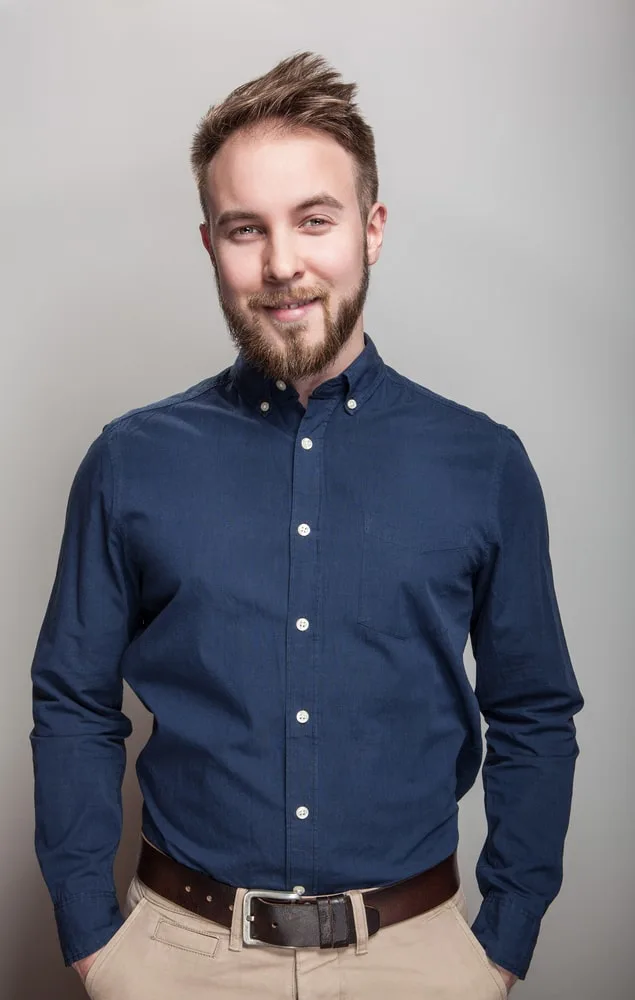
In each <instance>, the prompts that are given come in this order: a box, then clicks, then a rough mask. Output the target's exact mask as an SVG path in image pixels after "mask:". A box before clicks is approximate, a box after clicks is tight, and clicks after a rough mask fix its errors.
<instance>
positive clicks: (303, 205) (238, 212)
mask: <svg viewBox="0 0 635 1000" xmlns="http://www.w3.org/2000/svg"><path fill="white" fill-rule="evenodd" d="M319 205H325V206H328V207H329V208H335V209H337V210H338V211H343V209H344V206H343V205H342V203H341V201H338V200H337V198H334V197H333V195H332V194H327V193H326V192H325V191H321V192H320V193H319V194H314V195H311V197H310V198H306V199H305V200H304V201H301V202H300V204H299V205H296V206H295V208H294V210H293V211H294V212H303V211H306V210H307V209H309V208H317V207H318V206H319ZM254 219H260V215H259V214H258V212H249V211H247V210H246V209H242V208H232V209H229V211H227V212H221V214H220V215H219V216H218V218H217V219H216V225H217V226H226V225H227V223H228V222H242V221H246V220H254Z"/></svg>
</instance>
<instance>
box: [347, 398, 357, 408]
mask: <svg viewBox="0 0 635 1000" xmlns="http://www.w3.org/2000/svg"><path fill="white" fill-rule="evenodd" d="M346 405H347V406H348V408H349V410H354V409H356V407H357V400H356V399H349V400H348V401H347V403H346Z"/></svg>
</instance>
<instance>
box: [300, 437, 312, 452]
mask: <svg viewBox="0 0 635 1000" xmlns="http://www.w3.org/2000/svg"><path fill="white" fill-rule="evenodd" d="M302 447H303V448H304V450H305V451H309V450H310V449H311V448H312V447H313V441H312V440H311V438H302Z"/></svg>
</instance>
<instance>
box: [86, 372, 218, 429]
mask: <svg viewBox="0 0 635 1000" xmlns="http://www.w3.org/2000/svg"><path fill="white" fill-rule="evenodd" d="M230 370H231V369H230V368H225V369H223V371H222V372H219V373H218V374H217V375H212V376H210V378H207V379H204V381H203V382H198V383H197V384H196V385H193V386H192V387H191V388H190V389H185V390H184V391H183V392H181V393H176V394H175V395H174V396H168V397H167V398H165V399H158V400H156V402H153V403H146V404H145V406H137V407H134V408H133V409H132V410H128V411H127V412H126V413H122V414H121V415H120V416H119V417H113V419H112V420H109V421H108V423H107V424H106V425H105V426H104V431H105V432H107V433H108V434H110V433H115V432H117V431H119V430H120V429H121V428H122V427H123V426H124V425H125V424H126V423H128V422H129V421H131V420H133V419H134V418H135V417H136V418H139V419H140V420H141V421H143V419H144V417H149V416H152V414H153V413H156V412H157V411H158V410H168V409H170V407H172V406H178V405H179V404H180V403H187V402H189V400H191V399H196V398H197V397H198V396H203V395H204V394H205V393H206V392H209V390H210V389H213V388H214V387H215V386H216V385H218V384H219V382H221V381H222V380H225V381H226V380H227V378H228V376H229V372H230Z"/></svg>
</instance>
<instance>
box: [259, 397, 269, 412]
mask: <svg viewBox="0 0 635 1000" xmlns="http://www.w3.org/2000/svg"><path fill="white" fill-rule="evenodd" d="M260 409H261V410H262V412H263V413H266V412H267V410H268V409H269V403H268V402H267V401H266V400H265V402H264V403H261V404H260Z"/></svg>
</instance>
